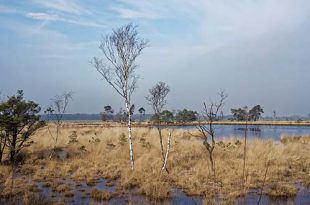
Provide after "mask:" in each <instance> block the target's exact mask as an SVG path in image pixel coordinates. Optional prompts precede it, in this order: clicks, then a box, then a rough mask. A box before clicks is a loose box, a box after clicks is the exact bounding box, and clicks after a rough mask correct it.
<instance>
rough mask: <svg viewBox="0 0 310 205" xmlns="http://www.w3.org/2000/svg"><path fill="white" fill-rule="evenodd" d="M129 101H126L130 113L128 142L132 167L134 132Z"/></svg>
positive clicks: (132, 166) (132, 165)
mask: <svg viewBox="0 0 310 205" xmlns="http://www.w3.org/2000/svg"><path fill="white" fill-rule="evenodd" d="M129 106H130V105H129V103H127V102H126V109H127V113H128V142H129V153H130V162H131V169H132V170H133V168H134V159H133V146H132V132H131V113H130V107H129Z"/></svg>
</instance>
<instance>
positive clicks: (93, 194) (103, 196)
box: [90, 189, 114, 201]
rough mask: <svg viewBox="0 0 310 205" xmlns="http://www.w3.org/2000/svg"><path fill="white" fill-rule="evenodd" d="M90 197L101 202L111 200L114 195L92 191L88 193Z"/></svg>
mask: <svg viewBox="0 0 310 205" xmlns="http://www.w3.org/2000/svg"><path fill="white" fill-rule="evenodd" d="M90 195H91V197H92V198H94V199H96V200H98V201H101V200H110V199H112V197H113V195H114V193H112V192H107V191H100V190H98V189H93V190H92V191H91V193H90Z"/></svg>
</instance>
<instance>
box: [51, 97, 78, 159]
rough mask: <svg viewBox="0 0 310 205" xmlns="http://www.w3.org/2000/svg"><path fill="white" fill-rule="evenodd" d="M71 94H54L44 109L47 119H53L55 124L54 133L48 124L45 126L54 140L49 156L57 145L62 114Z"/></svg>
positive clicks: (70, 98)
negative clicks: (48, 105)
mask: <svg viewBox="0 0 310 205" xmlns="http://www.w3.org/2000/svg"><path fill="white" fill-rule="evenodd" d="M72 95H73V93H72V92H64V93H63V94H62V95H56V96H55V97H54V98H53V99H52V105H51V106H50V107H48V108H47V109H46V110H45V114H47V118H48V121H53V122H54V123H55V125H56V133H55V134H53V133H52V132H51V130H50V128H49V126H47V128H48V131H49V133H50V135H51V137H52V138H53V141H54V144H53V152H52V153H51V155H50V158H51V157H52V155H53V153H54V152H55V149H56V147H57V144H58V138H59V132H60V127H61V125H62V122H63V116H64V114H65V113H66V110H67V107H68V104H69V102H70V100H72Z"/></svg>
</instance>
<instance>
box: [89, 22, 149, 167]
mask: <svg viewBox="0 0 310 205" xmlns="http://www.w3.org/2000/svg"><path fill="white" fill-rule="evenodd" d="M147 43H148V42H147V41H146V40H144V39H141V38H139V37H138V32H137V27H136V26H134V25H133V24H127V25H125V26H122V27H120V28H118V29H116V30H113V32H112V34H110V35H106V36H105V37H103V39H102V41H101V44H100V46H99V48H100V49H101V50H102V52H103V54H104V57H105V61H103V59H99V58H97V57H94V58H93V60H92V64H93V66H94V67H95V68H96V70H97V71H98V72H99V73H100V74H101V75H102V76H103V78H104V79H105V80H106V81H107V83H108V84H109V85H110V86H112V87H113V89H114V90H115V91H116V92H117V93H118V94H119V95H120V96H121V97H122V98H123V100H124V101H125V105H126V111H127V114H128V141H129V151H130V161H131V168H132V169H134V155H133V145H132V131H131V112H130V108H131V97H132V94H133V92H134V91H135V89H136V87H137V79H138V77H137V75H136V74H135V70H136V68H137V67H138V65H137V64H136V59H137V57H138V56H139V55H140V54H141V53H142V50H143V49H144V48H145V47H146V46H147Z"/></svg>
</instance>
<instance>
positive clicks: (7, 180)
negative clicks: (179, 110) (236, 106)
mask: <svg viewBox="0 0 310 205" xmlns="http://www.w3.org/2000/svg"><path fill="white" fill-rule="evenodd" d="M65 127H66V128H62V129H61V130H60V137H59V144H61V145H63V146H62V149H60V150H61V151H60V152H59V153H58V154H60V153H63V152H65V153H68V154H67V157H66V158H65V159H61V158H52V159H49V157H48V153H49V151H50V150H51V149H52V148H53V147H52V146H51V145H52V144H53V143H51V140H52V139H50V138H49V134H48V131H47V129H42V130H40V131H39V132H38V133H37V134H36V136H35V137H34V140H35V144H34V145H33V146H31V147H29V148H28V150H27V152H28V154H29V157H28V158H27V159H26V161H25V164H24V165H23V166H22V167H18V169H17V172H18V173H19V175H18V177H16V178H15V179H14V183H13V186H14V188H13V189H11V184H12V183H11V182H12V180H11V177H10V176H11V175H10V167H8V166H0V189H2V190H0V195H1V197H8V196H10V195H21V194H25V193H27V192H28V191H27V188H26V187H28V188H29V185H32V184H33V181H40V182H44V185H43V186H49V187H52V188H53V189H54V190H57V191H59V192H64V193H65V195H67V196H69V195H71V194H70V193H71V190H72V189H71V187H70V186H69V185H68V184H64V183H63V182H61V180H63V179H72V180H73V181H75V182H88V183H89V184H90V185H91V184H93V183H96V180H97V179H99V178H107V179H117V183H116V185H117V191H118V192H123V191H124V190H126V189H131V188H135V189H137V190H138V191H139V192H140V193H141V194H145V195H147V196H149V197H152V198H156V199H158V198H167V197H169V196H170V194H171V190H173V188H181V189H182V190H184V191H185V192H186V193H187V194H189V195H200V196H206V197H207V198H210V197H212V195H213V194H214V189H216V192H217V193H219V197H220V200H222V201H226V202H227V201H232V200H234V198H236V197H239V196H240V195H242V193H243V189H242V163H243V142H242V140H241V139H239V140H238V139H235V138H230V139H223V140H220V139H216V147H215V149H214V153H213V157H214V159H215V162H216V163H215V165H214V166H215V168H216V170H217V171H216V184H215V185H214V183H213V178H212V175H213V173H212V170H211V166H210V162H209V160H208V159H209V156H208V152H206V150H205V147H204V145H203V143H202V141H201V139H200V138H196V137H193V136H192V135H189V134H188V132H187V131H185V130H181V129H178V130H175V132H174V138H173V141H172V142H171V152H170V156H169V159H168V161H169V163H168V168H169V174H167V173H161V172H160V170H159V169H158V167H160V166H161V164H162V156H161V149H160V146H159V143H158V137H157V136H158V133H157V131H156V130H154V129H148V128H139V129H134V130H133V142H134V144H135V147H136V161H135V170H134V171H132V170H131V167H130V166H129V165H128V155H129V150H128V149H127V145H128V144H127V143H128V142H127V141H126V142H122V141H121V138H120V136H121V135H122V133H126V128H101V127H100V126H98V127H97V128H96V127H80V126H77V127H74V126H72V124H70V126H68V125H66V126H65ZM50 129H53V128H50ZM73 131H76V134H77V136H78V137H77V142H76V143H70V144H69V143H68V141H69V140H70V139H69V138H68V136H70V135H71V134H72V132H73ZM163 132H164V134H167V131H166V130H163ZM195 135H199V133H195ZM141 138H143V140H141ZM94 139H97V140H94ZM299 141H301V142H302V143H299ZM292 142H294V140H293V141H291V140H285V141H284V142H283V143H279V142H274V141H272V140H258V139H253V140H249V142H248V145H247V147H248V148H247V159H246V160H247V162H246V164H247V168H246V176H247V180H246V184H245V185H246V188H247V189H250V188H253V189H260V188H261V186H262V185H263V184H264V185H265V188H264V193H267V194H269V195H272V196H281V195H286V196H294V193H295V194H296V191H297V188H296V184H297V183H301V184H303V185H305V186H309V184H310V157H309V156H310V143H309V140H298V142H297V143H292ZM108 144H113V145H114V146H107V145H108ZM145 144H148V145H150V146H145ZM164 146H166V145H164ZM81 147H84V148H83V149H82V148H81ZM42 153H43V154H42ZM44 153H47V154H44ZM266 162H270V163H269V168H268V174H267V176H266V177H265V176H264V175H265V170H266ZM1 187H2V188H1ZM276 187H280V188H279V189H278V188H276ZM32 188H35V187H32ZM274 190H277V191H276V192H275V191H274ZM108 193H109V194H107V193H106V192H104V193H103V192H102V193H101V192H100V191H99V190H96V189H93V191H92V193H91V196H92V197H93V198H102V199H106V200H108V199H109V197H110V194H112V193H110V192H108ZM111 197H112V196H111Z"/></svg>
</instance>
